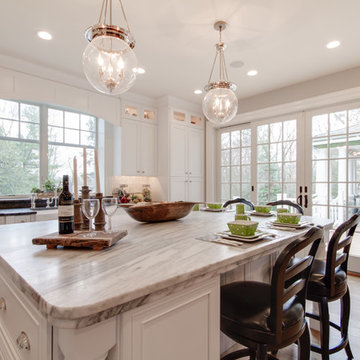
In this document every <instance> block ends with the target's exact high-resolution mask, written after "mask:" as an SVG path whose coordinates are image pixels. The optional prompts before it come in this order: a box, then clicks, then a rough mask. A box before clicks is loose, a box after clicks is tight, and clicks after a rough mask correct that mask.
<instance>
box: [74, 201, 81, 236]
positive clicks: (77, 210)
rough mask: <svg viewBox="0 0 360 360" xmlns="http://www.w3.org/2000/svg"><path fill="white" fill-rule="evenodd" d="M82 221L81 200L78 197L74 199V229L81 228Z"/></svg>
mask: <svg viewBox="0 0 360 360" xmlns="http://www.w3.org/2000/svg"><path fill="white" fill-rule="evenodd" d="M82 223H83V216H82V211H81V202H80V200H79V199H77V200H74V224H75V230H81V228H82Z"/></svg>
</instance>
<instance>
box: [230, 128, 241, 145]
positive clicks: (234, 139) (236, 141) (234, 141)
mask: <svg viewBox="0 0 360 360" xmlns="http://www.w3.org/2000/svg"><path fill="white" fill-rule="evenodd" d="M231 147H240V130H238V131H232V132H231Z"/></svg>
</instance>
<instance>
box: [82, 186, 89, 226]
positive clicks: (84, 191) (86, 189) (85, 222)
mask: <svg viewBox="0 0 360 360" xmlns="http://www.w3.org/2000/svg"><path fill="white" fill-rule="evenodd" d="M89 194H90V189H89V187H88V186H83V187H82V188H81V199H82V200H83V199H89V198H90V195H89ZM81 215H82V220H83V221H82V225H81V229H82V230H86V231H88V230H89V219H88V218H87V217H86V216H85V214H84V213H83V212H82V211H81Z"/></svg>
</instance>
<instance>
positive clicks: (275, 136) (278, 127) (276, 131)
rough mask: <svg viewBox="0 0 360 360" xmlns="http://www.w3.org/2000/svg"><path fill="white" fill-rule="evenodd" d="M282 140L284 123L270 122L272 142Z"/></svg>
mask: <svg viewBox="0 0 360 360" xmlns="http://www.w3.org/2000/svg"><path fill="white" fill-rule="evenodd" d="M280 141H282V123H281V122H278V123H273V124H270V142H272V143H274V142H280Z"/></svg>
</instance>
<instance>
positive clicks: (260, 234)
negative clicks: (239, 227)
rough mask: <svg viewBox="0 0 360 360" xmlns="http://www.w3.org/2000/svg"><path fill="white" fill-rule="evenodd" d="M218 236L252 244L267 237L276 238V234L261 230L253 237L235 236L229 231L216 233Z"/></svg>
mask: <svg viewBox="0 0 360 360" xmlns="http://www.w3.org/2000/svg"><path fill="white" fill-rule="evenodd" d="M216 235H219V236H221V237H222V238H224V239H229V240H238V241H243V242H252V241H257V240H261V239H263V238H265V237H275V236H276V235H275V234H272V233H267V232H263V231H261V230H258V231H256V232H255V234H254V235H251V236H241V235H234V234H232V233H231V232H230V231H228V230H226V231H221V232H218V233H216Z"/></svg>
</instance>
